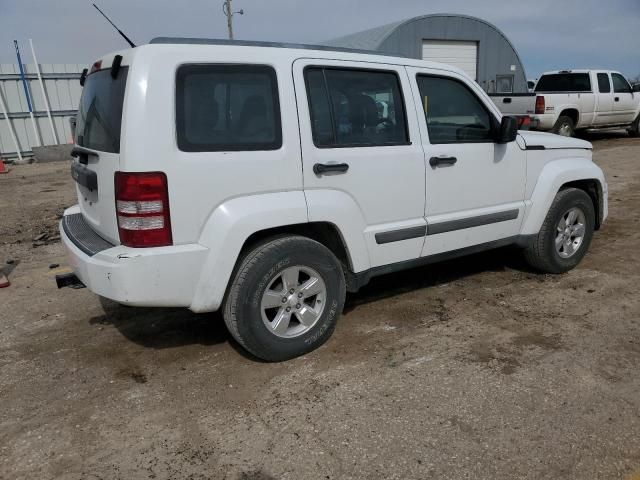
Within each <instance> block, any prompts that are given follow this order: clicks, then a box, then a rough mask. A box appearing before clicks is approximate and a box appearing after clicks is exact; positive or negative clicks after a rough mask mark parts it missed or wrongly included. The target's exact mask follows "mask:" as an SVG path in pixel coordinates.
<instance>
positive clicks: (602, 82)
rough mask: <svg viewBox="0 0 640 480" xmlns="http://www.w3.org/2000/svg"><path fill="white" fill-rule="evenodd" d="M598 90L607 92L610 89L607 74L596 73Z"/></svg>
mask: <svg viewBox="0 0 640 480" xmlns="http://www.w3.org/2000/svg"><path fill="white" fill-rule="evenodd" d="M598 91H599V92H600V93H609V92H610V91H611V83H609V74H607V73H599V74H598Z"/></svg>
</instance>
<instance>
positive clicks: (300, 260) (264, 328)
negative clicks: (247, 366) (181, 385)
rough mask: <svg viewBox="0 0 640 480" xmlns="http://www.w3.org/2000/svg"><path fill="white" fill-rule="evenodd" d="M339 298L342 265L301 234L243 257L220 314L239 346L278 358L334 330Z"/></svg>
mask: <svg viewBox="0 0 640 480" xmlns="http://www.w3.org/2000/svg"><path fill="white" fill-rule="evenodd" d="M344 298H345V279H344V273H343V271H342V266H341V264H340V262H339V260H338V259H337V258H336V256H335V255H334V254H333V253H332V252H331V251H330V250H329V249H328V248H326V247H325V246H324V245H322V244H321V243H318V242H316V241H314V240H311V239H308V238H305V237H301V236H286V237H279V238H275V239H271V240H268V241H265V242H263V243H261V244H260V245H258V246H256V247H255V248H253V249H252V250H251V251H250V252H249V253H248V254H247V255H246V256H245V257H244V259H243V260H242V262H241V263H240V266H239V267H238V268H237V269H236V271H235V275H234V278H233V283H232V284H231V286H230V288H229V291H228V293H227V296H226V298H225V301H224V306H223V309H224V313H223V316H224V320H225V323H226V324H227V328H228V329H229V331H230V332H231V335H233V337H234V338H235V339H236V340H237V341H238V343H239V344H240V345H242V346H243V347H244V348H245V349H247V350H248V351H249V352H251V353H252V354H253V355H255V356H256V357H258V358H261V359H263V360H267V361H272V362H278V361H282V360H288V359H290V358H294V357H297V356H300V355H303V354H305V353H308V352H310V351H312V350H314V349H316V348H318V347H319V346H320V345H322V344H323V343H324V342H325V341H326V340H327V339H328V338H329V337H330V336H331V334H332V333H333V330H334V328H335V326H336V323H337V321H338V317H339V316H340V313H341V312H342V307H343V306H344Z"/></svg>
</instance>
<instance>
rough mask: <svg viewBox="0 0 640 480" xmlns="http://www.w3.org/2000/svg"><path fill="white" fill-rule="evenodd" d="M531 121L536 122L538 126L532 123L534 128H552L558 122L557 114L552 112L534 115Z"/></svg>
mask: <svg viewBox="0 0 640 480" xmlns="http://www.w3.org/2000/svg"><path fill="white" fill-rule="evenodd" d="M531 121H532V122H535V123H536V126H533V125H532V127H531V129H532V130H551V129H552V128H553V126H554V125H555V123H556V116H555V115H554V114H552V113H545V114H542V115H534V116H532V117H531Z"/></svg>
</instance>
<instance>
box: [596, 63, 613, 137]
mask: <svg viewBox="0 0 640 480" xmlns="http://www.w3.org/2000/svg"><path fill="white" fill-rule="evenodd" d="M595 76H596V83H597V86H598V92H597V93H596V96H597V99H598V103H597V107H596V117H595V120H594V122H593V123H594V125H606V124H607V123H612V116H613V115H612V110H613V91H612V88H611V79H610V78H609V74H608V73H607V72H597V73H596V74H595Z"/></svg>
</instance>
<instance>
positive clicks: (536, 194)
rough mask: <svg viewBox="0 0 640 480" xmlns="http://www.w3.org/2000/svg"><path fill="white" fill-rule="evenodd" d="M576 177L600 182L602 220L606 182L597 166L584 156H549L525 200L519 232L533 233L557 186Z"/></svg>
mask: <svg viewBox="0 0 640 480" xmlns="http://www.w3.org/2000/svg"><path fill="white" fill-rule="evenodd" d="M577 180H596V181H597V182H598V183H599V184H600V191H601V192H602V199H601V201H602V202H603V205H602V212H603V213H602V220H604V218H605V217H606V215H607V182H606V181H605V178H604V174H603V173H602V170H601V169H600V167H598V166H597V165H596V164H595V163H593V162H592V161H591V160H589V159H585V158H566V159H558V160H552V161H550V162H549V163H547V164H546V165H545V166H544V167H543V168H542V171H541V172H540V174H539V175H538V180H537V182H536V185H535V187H534V189H533V192H532V195H531V198H530V199H529V200H527V201H526V204H527V208H526V211H525V217H524V221H523V226H522V234H523V235H535V234H537V233H538V232H539V231H540V228H541V227H542V222H544V219H545V217H546V216H547V212H548V211H549V208H550V207H551V203H552V202H553V199H554V198H555V196H556V194H557V193H558V191H559V190H560V188H561V187H562V186H563V185H564V184H566V183H569V182H574V181H577ZM596 213H597V208H596Z"/></svg>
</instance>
